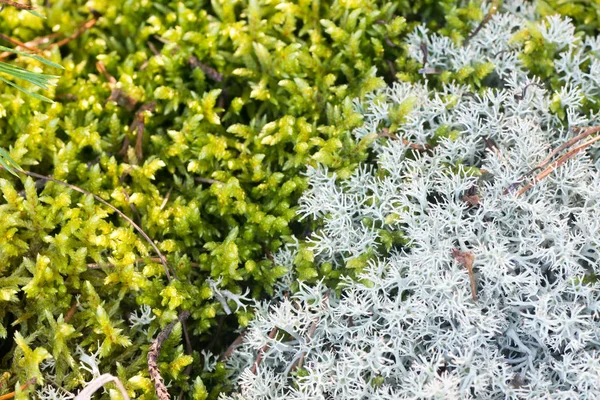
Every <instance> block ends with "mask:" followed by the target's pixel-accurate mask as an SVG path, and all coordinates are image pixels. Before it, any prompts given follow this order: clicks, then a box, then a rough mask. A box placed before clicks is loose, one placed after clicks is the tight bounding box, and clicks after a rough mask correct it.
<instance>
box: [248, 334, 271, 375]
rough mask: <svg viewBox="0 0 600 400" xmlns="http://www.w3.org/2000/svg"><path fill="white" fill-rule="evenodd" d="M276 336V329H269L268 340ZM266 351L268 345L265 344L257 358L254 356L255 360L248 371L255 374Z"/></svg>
mask: <svg viewBox="0 0 600 400" xmlns="http://www.w3.org/2000/svg"><path fill="white" fill-rule="evenodd" d="M276 334H277V327H273V329H271V332H269V339H273V338H274V337H275V335H276ZM268 349H269V344H268V343H267V344H265V345H264V346H263V347H262V348H261V349H260V350H259V351H258V356H256V360H255V361H254V364H252V369H251V370H250V371H251V372H252V373H253V374H256V370H257V369H258V366H259V365H260V362H261V361H262V359H263V356H264V355H265V352H266V351H267V350H268Z"/></svg>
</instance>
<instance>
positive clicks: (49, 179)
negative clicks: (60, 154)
mask: <svg viewBox="0 0 600 400" xmlns="http://www.w3.org/2000/svg"><path fill="white" fill-rule="evenodd" d="M0 168H3V169H4V167H2V166H0ZM13 169H14V170H15V171H16V172H18V173H21V174H23V175H27V176H30V177H32V178H38V179H44V180H47V181H50V182H54V183H57V184H59V185H62V186H65V187H68V188H69V189H72V190H74V191H76V192H79V193H82V194H85V195H87V196H92V197H93V198H94V199H96V200H97V201H99V202H100V203H102V204H104V205H105V206H107V207H108V208H110V209H111V210H113V211H114V212H116V213H117V214H119V216H120V217H121V218H123V219H124V220H125V221H127V222H128V223H129V224H130V225H131V226H133V228H134V229H135V230H136V231H138V233H139V234H140V235H141V236H142V237H143V238H144V240H146V242H148V244H150V246H152V248H153V249H154V251H155V252H156V254H157V255H158V256H159V257H160V260H161V263H162V265H163V267H164V268H165V273H166V275H167V280H168V281H171V279H172V278H171V273H170V272H169V271H170V270H171V268H170V267H169V264H168V262H167V259H166V257H165V256H164V255H163V254H162V252H161V251H160V250H159V249H158V247H157V246H156V244H155V243H154V241H153V240H152V239H150V236H148V235H147V234H146V232H144V230H143V229H142V228H140V226H139V225H138V224H136V223H135V222H134V221H133V220H132V219H131V218H129V217H128V216H127V215H125V214H124V213H123V212H122V211H121V210H119V209H118V208H117V207H115V206H113V205H112V204H110V203H109V202H108V201H106V200H104V199H103V198H102V197H100V196H98V195H96V194H94V193H91V192H88V191H87V190H85V189H82V188H80V187H79V186H75V185H72V184H70V183H67V182H63V181H61V180H58V179H55V178H52V177H51V176H46V175H41V174H36V173H35V172H31V171H24V170H21V169H16V168H13ZM171 272H172V273H173V276H175V278H177V276H176V275H175V271H173V270H171Z"/></svg>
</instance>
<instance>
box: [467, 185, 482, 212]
mask: <svg viewBox="0 0 600 400" xmlns="http://www.w3.org/2000/svg"><path fill="white" fill-rule="evenodd" d="M462 201H464V202H466V203H468V204H470V205H471V206H473V207H475V206H479V205H481V199H480V198H479V196H478V195H477V186H476V185H473V186H471V187H470V188H469V190H467V192H466V193H465V195H464V196H463V197H462Z"/></svg>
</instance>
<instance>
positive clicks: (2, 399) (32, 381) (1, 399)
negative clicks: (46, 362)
mask: <svg viewBox="0 0 600 400" xmlns="http://www.w3.org/2000/svg"><path fill="white" fill-rule="evenodd" d="M36 382H37V378H35V377H33V378H31V379H30V380H28V381H27V382H25V383H24V384H23V385H21V390H25V389H27V387H28V386H29V385H35V384H36ZM15 395H16V392H10V393H7V394H3V395H2V396H0V400H9V399H12V398H13V397H15Z"/></svg>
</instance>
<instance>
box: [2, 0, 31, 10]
mask: <svg viewBox="0 0 600 400" xmlns="http://www.w3.org/2000/svg"><path fill="white" fill-rule="evenodd" d="M0 4H4V5H7V6H11V7H14V8H18V9H19V10H35V7H34V6H32V5H30V4H23V3H17V2H16V1H11V0H0Z"/></svg>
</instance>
